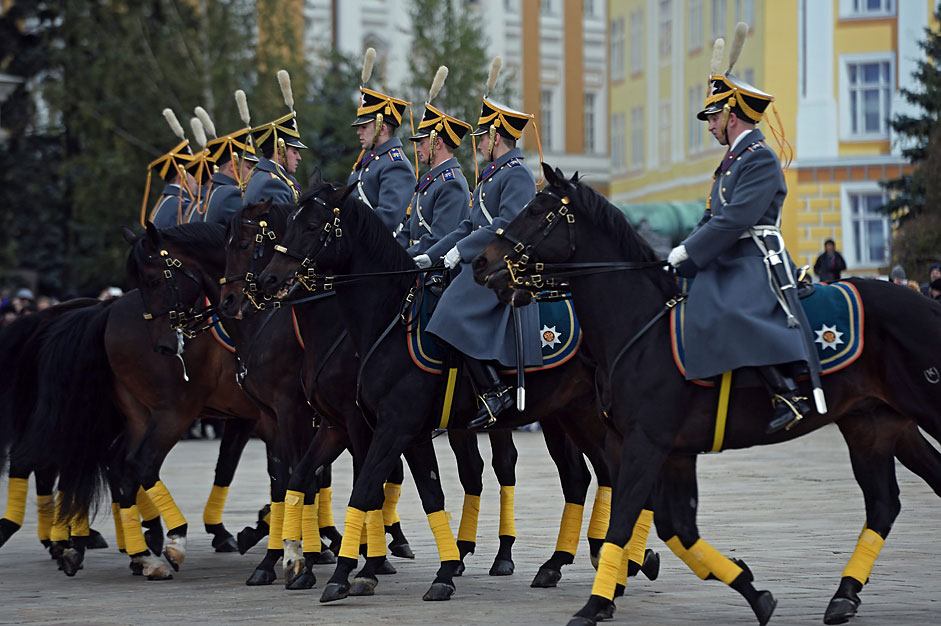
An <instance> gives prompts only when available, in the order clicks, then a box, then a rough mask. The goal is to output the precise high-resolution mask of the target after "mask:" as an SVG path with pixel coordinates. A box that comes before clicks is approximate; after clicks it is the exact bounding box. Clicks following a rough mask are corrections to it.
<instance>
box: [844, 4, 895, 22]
mask: <svg viewBox="0 0 941 626" xmlns="http://www.w3.org/2000/svg"><path fill="white" fill-rule="evenodd" d="M903 1H905V0H903ZM898 3H899V0H881V1H880V4H881V6H880V7H879V8H878V9H869V8H868V7H867V6H866V5H867V4H868V0H840V18H841V19H845V18H849V19H880V18H883V17H892V16H894V15H895V12H896V9H897V7H898Z"/></svg>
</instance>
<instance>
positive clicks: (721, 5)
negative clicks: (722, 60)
mask: <svg viewBox="0 0 941 626" xmlns="http://www.w3.org/2000/svg"><path fill="white" fill-rule="evenodd" d="M725 2H726V0H712V28H711V29H710V30H711V32H712V39H713V41H715V40H716V39H718V38H719V37H725Z"/></svg>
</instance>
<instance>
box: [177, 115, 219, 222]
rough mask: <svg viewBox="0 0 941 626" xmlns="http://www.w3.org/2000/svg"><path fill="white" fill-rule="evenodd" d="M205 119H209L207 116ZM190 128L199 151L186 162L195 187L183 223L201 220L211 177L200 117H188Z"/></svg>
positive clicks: (204, 132) (203, 129)
mask: <svg viewBox="0 0 941 626" xmlns="http://www.w3.org/2000/svg"><path fill="white" fill-rule="evenodd" d="M206 119H207V120H208V119H209V118H208V116H207V118H206ZM211 123H212V122H210V124H211ZM190 129H191V130H192V131H193V139H195V140H196V145H197V146H199V152H197V153H196V154H194V155H193V160H192V161H190V162H189V163H187V164H186V171H187V172H189V173H190V174H191V175H192V176H193V180H195V181H196V187H195V188H193V190H192V191H193V202H191V203H190V208H189V210H188V211H187V212H186V215H185V216H184V217H183V221H184V222H185V223H189V222H193V221H198V222H201V221H203V216H205V214H206V202H207V200H208V199H209V186H210V184H211V182H210V181H211V179H212V164H211V163H210V162H209V159H208V157H209V151H208V150H207V149H206V143H208V139H207V138H206V132H207V128H206V127H205V126H204V125H203V122H202V120H201V119H200V118H198V117H194V118H191V119H190Z"/></svg>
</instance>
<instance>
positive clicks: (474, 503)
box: [457, 493, 480, 543]
mask: <svg viewBox="0 0 941 626" xmlns="http://www.w3.org/2000/svg"><path fill="white" fill-rule="evenodd" d="M479 518H480V496H472V495H470V494H469V493H465V494H464V508H463V509H462V510H461V525H460V526H458V527H457V540H458V541H469V542H471V543H477V520H478V519H479Z"/></svg>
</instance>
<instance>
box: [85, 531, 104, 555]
mask: <svg viewBox="0 0 941 626" xmlns="http://www.w3.org/2000/svg"><path fill="white" fill-rule="evenodd" d="M107 547H108V542H107V541H105V538H104V537H102V536H101V533H100V532H98V531H97V530H95V529H94V528H92V529H91V530H90V531H89V532H88V542H87V543H86V544H85V549H86V550H104V549H105V548H107Z"/></svg>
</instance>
